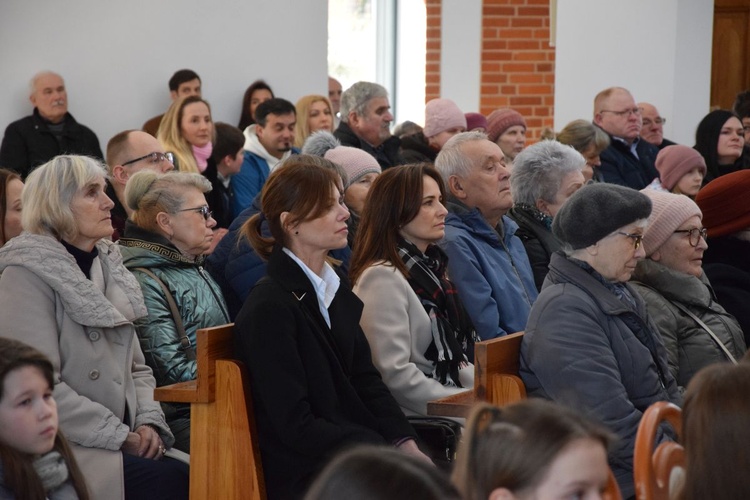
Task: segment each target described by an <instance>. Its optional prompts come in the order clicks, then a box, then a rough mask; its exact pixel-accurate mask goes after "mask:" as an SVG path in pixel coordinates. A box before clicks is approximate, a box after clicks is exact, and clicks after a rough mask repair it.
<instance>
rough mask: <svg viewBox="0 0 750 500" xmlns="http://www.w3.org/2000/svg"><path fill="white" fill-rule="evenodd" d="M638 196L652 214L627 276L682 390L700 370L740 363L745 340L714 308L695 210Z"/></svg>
mask: <svg viewBox="0 0 750 500" xmlns="http://www.w3.org/2000/svg"><path fill="white" fill-rule="evenodd" d="M643 193H644V194H646V195H647V196H648V197H649V198H651V203H652V204H653V210H652V211H651V217H650V218H649V224H648V227H647V228H646V231H645V232H644V234H643V246H644V249H645V251H646V259H644V260H642V261H640V262H639V263H638V265H637V267H636V269H635V273H633V278H632V279H633V286H634V287H635V289H636V290H638V292H639V293H640V294H641V296H642V297H643V299H644V300H645V301H646V304H647V305H648V310H649V314H650V315H651V317H652V318H653V320H654V322H655V323H656V327H657V328H658V329H659V333H661V336H662V340H663V341H664V345H665V347H666V348H667V354H668V357H669V368H670V370H671V372H672V375H674V377H675V379H676V380H677V384H678V385H679V386H680V387H687V384H688V382H690V379H691V378H693V375H695V374H696V373H697V372H698V371H699V370H700V369H701V368H703V367H705V366H707V365H710V364H712V363H718V362H726V361H728V360H730V359H732V358H734V359H739V358H741V357H742V356H743V355H744V354H745V350H746V346H745V338H744V336H743V335H742V329H741V328H740V325H739V324H738V323H737V320H736V319H735V318H734V317H733V316H732V315H731V314H729V313H728V312H726V311H725V310H724V308H723V307H721V306H720V305H719V304H718V303H717V302H716V296H715V295H714V292H713V290H712V289H711V286H710V283H709V282H708V278H706V275H705V273H704V272H703V268H702V267H701V264H702V263H703V252H704V251H705V250H706V248H707V245H706V240H705V237H706V229H705V228H703V227H702V226H701V219H702V217H703V216H702V214H701V211H700V209H699V208H698V205H696V204H695V202H694V201H693V200H691V199H690V198H688V197H687V196H682V195H676V194H671V193H665V192H661V191H654V190H652V189H646V190H644V191H643Z"/></svg>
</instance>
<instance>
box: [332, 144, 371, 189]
mask: <svg viewBox="0 0 750 500" xmlns="http://www.w3.org/2000/svg"><path fill="white" fill-rule="evenodd" d="M323 158H325V159H326V160H329V161H332V162H333V163H335V164H336V165H340V166H341V168H343V169H344V172H346V175H347V177H348V178H349V179H348V182H347V183H346V186H344V189H345V190H346V189H347V188H349V186H351V185H352V184H354V183H355V182H357V181H358V180H360V179H361V178H362V177H364V176H365V175H367V174H372V173H375V174H379V173H380V172H381V168H380V165H379V164H378V161H377V160H376V159H375V158H374V157H373V156H372V155H371V154H370V153H367V152H366V151H363V150H361V149H359V148H350V147H349V146H338V147H335V148H332V149H329V150H328V151H327V152H326V154H324V155H323Z"/></svg>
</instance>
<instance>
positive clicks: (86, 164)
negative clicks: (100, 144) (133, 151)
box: [21, 155, 107, 241]
mask: <svg viewBox="0 0 750 500" xmlns="http://www.w3.org/2000/svg"><path fill="white" fill-rule="evenodd" d="M100 178H101V179H106V178H107V170H106V169H105V168H104V165H102V163H101V162H99V161H98V160H95V159H94V158H89V157H88V156H78V155H60V156H55V157H54V158H52V159H51V160H50V161H48V162H47V163H45V164H44V165H40V166H39V167H37V168H35V169H34V170H33V171H32V172H31V173H30V174H29V176H28V177H27V178H26V185H25V186H24V189H23V192H22V194H21V204H22V205H23V211H22V212H21V223H22V225H23V228H24V229H25V230H26V231H28V232H30V233H33V234H44V235H48V236H54V237H55V238H58V239H60V238H61V239H64V240H67V241H71V240H73V239H75V238H76V237H77V236H78V223H77V222H76V217H75V215H74V214H73V210H71V208H70V204H71V203H72V202H73V197H74V196H75V195H76V193H78V191H79V190H81V189H83V188H84V187H85V186H86V185H88V184H90V183H92V182H95V181H96V180H98V179H100Z"/></svg>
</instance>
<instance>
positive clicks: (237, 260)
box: [206, 194, 352, 321]
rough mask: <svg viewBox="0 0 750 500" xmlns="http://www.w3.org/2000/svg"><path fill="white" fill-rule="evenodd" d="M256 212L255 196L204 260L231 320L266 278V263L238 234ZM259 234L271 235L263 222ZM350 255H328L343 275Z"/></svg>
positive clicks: (343, 251)
mask: <svg viewBox="0 0 750 500" xmlns="http://www.w3.org/2000/svg"><path fill="white" fill-rule="evenodd" d="M258 212H260V194H258V195H257V196H256V197H255V199H254V200H253V203H252V205H250V207H248V208H246V209H245V210H243V211H242V213H240V215H238V216H237V217H236V218H235V219H234V221H232V224H231V225H230V226H229V233H228V234H227V235H225V236H224V237H223V238H222V239H221V241H220V242H219V244H218V245H216V248H215V249H214V251H213V253H212V254H211V255H209V256H208V259H207V260H206V269H207V270H208V272H209V273H210V274H211V276H213V278H214V279H215V280H216V282H217V283H218V284H219V286H220V287H221V290H222V292H224V298H226V301H227V305H228V306H229V314H230V316H231V318H232V321H234V318H235V316H237V313H238V312H239V311H240V309H241V308H242V304H244V303H245V299H246V298H247V296H248V295H250V290H252V289H253V286H255V283H257V282H258V280H260V279H261V278H262V277H263V276H265V275H266V262H265V261H264V260H263V259H261V258H260V257H259V256H258V254H256V253H255V251H254V250H253V248H252V247H251V246H250V243H249V242H248V241H247V239H245V238H244V237H243V236H242V234H241V231H240V230H241V229H242V225H243V224H245V222H246V221H247V220H248V219H249V218H250V217H252V216H253V215H255V214H257V213H258ZM261 231H262V233H263V235H264V236H271V232H270V231H269V229H268V222H267V221H264V222H263V223H262V227H261ZM351 255H352V251H351V250H350V249H349V247H344V248H342V249H339V250H334V251H332V252H331V257H333V258H334V259H337V260H340V261H341V271H342V272H343V273H348V271H349V260H350V259H351Z"/></svg>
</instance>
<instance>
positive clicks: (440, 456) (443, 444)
mask: <svg viewBox="0 0 750 500" xmlns="http://www.w3.org/2000/svg"><path fill="white" fill-rule="evenodd" d="M408 419H409V423H410V424H411V426H412V427H414V430H415V431H416V433H417V444H418V445H419V449H420V450H422V452H423V453H424V454H425V455H427V456H428V457H430V458H431V459H432V461H433V462H435V465H437V466H438V467H440V468H441V469H443V470H446V471H450V470H451V469H452V468H453V462H454V461H455V460H456V449H457V448H458V443H459V441H460V440H461V430H462V425H461V424H459V423H458V422H456V421H455V420H451V419H449V418H442V417H408Z"/></svg>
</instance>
